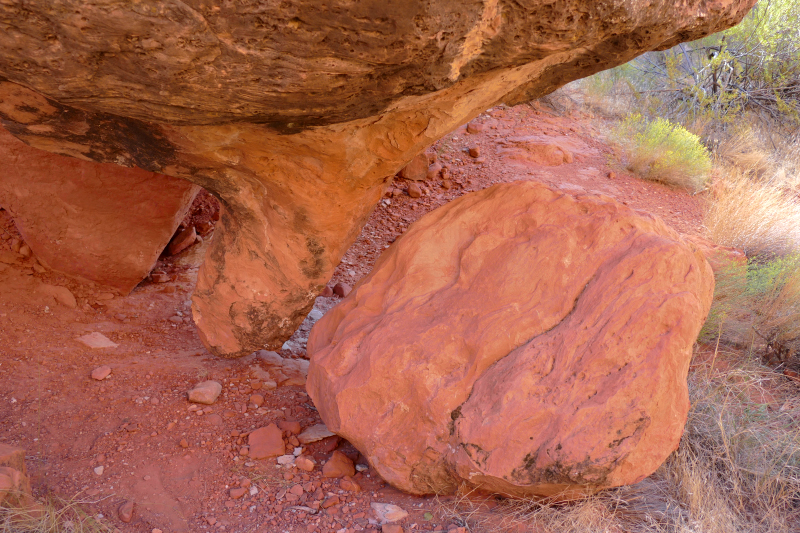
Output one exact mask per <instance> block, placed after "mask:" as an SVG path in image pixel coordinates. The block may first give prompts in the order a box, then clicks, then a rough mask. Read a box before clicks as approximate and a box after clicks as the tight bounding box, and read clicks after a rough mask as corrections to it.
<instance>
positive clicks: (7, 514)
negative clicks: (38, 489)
mask: <svg viewBox="0 0 800 533" xmlns="http://www.w3.org/2000/svg"><path fill="white" fill-rule="evenodd" d="M82 503H83V502H81V501H80V500H77V499H73V500H69V501H66V500H62V499H59V498H50V499H47V500H46V501H44V502H40V503H39V504H38V505H37V506H35V507H33V508H27V509H26V508H17V507H0V533H112V532H114V531H117V530H116V528H114V527H111V526H109V525H108V524H105V523H103V522H102V521H101V520H98V519H97V518H95V517H93V516H90V515H88V514H87V513H86V512H85V511H83V509H81V504H82Z"/></svg>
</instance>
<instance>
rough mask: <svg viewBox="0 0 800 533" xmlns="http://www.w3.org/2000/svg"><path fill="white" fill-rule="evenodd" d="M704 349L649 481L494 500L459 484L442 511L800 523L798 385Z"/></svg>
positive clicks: (654, 531) (549, 518) (525, 520)
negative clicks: (557, 500) (569, 498)
mask: <svg viewBox="0 0 800 533" xmlns="http://www.w3.org/2000/svg"><path fill="white" fill-rule="evenodd" d="M706 356H707V359H708V362H706V363H703V364H699V365H698V366H697V367H696V370H694V371H693V372H692V374H691V375H690V379H689V390H690V394H691V398H692V409H691V411H690V413H689V419H688V422H687V424H686V430H685V433H684V436H683V439H682V440H681V444H680V447H679V448H678V450H677V451H676V452H675V453H673V454H672V455H671V456H670V458H669V459H668V460H667V462H666V463H665V464H664V465H663V466H662V467H661V468H660V469H659V470H658V471H657V472H656V473H655V474H653V475H652V476H650V478H648V479H646V480H645V481H643V482H641V483H639V484H637V485H634V486H630V487H621V488H618V489H614V490H607V491H603V492H601V493H599V494H597V495H595V496H593V497H590V498H587V499H585V500H582V501H579V502H574V503H570V504H554V503H549V502H546V501H535V500H529V501H513V500H505V501H502V502H501V503H500V505H499V506H497V507H495V508H494V509H492V510H487V509H486V507H485V506H484V505H482V502H480V500H477V501H476V499H475V498H474V497H473V498H470V497H469V495H468V494H464V493H461V494H460V495H459V497H458V498H456V499H455V500H454V501H453V503H451V504H449V505H447V506H444V507H442V509H441V510H440V513H441V514H444V515H445V516H447V517H448V518H450V519H452V520H453V521H457V522H459V523H463V524H466V525H467V526H468V528H469V531H471V532H473V533H489V532H492V533H494V532H502V531H508V532H514V533H521V532H536V533H622V532H631V533H739V532H741V533H745V532H747V533H789V532H792V531H798V530H800V505H798V503H799V502H800V435H798V432H797V430H796V429H795V427H796V420H797V418H798V417H800V398H798V391H797V387H796V386H795V385H793V384H791V383H787V381H786V380H785V378H783V377H782V376H780V375H778V374H775V373H774V372H772V371H771V370H769V369H767V368H766V367H764V366H761V365H760V364H758V363H756V362H754V361H753V360H751V359H747V358H746V357H744V356H741V355H737V354H731V353H720V354H715V355H713V356H711V355H710V354H706ZM713 366H716V367H717V368H713Z"/></svg>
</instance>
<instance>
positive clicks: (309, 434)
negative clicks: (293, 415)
mask: <svg viewBox="0 0 800 533" xmlns="http://www.w3.org/2000/svg"><path fill="white" fill-rule="evenodd" d="M335 435H336V433H334V432H332V431H331V430H329V429H328V426H326V425H325V424H315V425H313V426H311V427H308V428H306V429H305V430H304V431H303V432H302V433H300V435H298V436H297V440H299V441H300V443H301V444H310V443H312V442H317V441H319V440H322V439H325V438H328V437H333V436H335Z"/></svg>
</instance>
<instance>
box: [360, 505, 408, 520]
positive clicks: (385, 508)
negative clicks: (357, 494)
mask: <svg viewBox="0 0 800 533" xmlns="http://www.w3.org/2000/svg"><path fill="white" fill-rule="evenodd" d="M369 505H370V507H372V511H373V512H374V513H375V518H376V519H377V520H378V523H380V524H385V523H386V522H399V521H400V520H402V519H403V518H405V517H407V516H408V512H406V511H405V510H403V508H401V507H398V506H397V505H394V504H392V503H379V502H372V503H371V504H369Z"/></svg>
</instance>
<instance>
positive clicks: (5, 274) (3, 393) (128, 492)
mask: <svg viewBox="0 0 800 533" xmlns="http://www.w3.org/2000/svg"><path fill="white" fill-rule="evenodd" d="M477 122H481V123H485V124H486V127H485V129H484V130H483V131H482V132H480V133H477V134H468V133H466V130H465V128H460V129H458V130H457V131H455V132H453V133H452V134H451V135H449V136H448V137H446V138H445V139H443V140H442V141H440V142H439V143H437V145H436V146H435V147H434V148H435V150H436V151H437V152H438V155H439V161H440V162H442V163H443V164H445V165H447V166H448V167H449V173H450V180H451V182H452V183H453V187H452V188H450V189H449V190H446V189H444V188H442V186H441V180H440V179H439V180H436V181H431V182H427V183H424V184H423V185H424V187H425V188H426V189H427V191H426V192H427V194H423V196H422V197H421V198H418V199H412V198H410V197H409V196H407V195H406V194H405V193H404V192H403V193H402V194H401V193H400V191H396V194H398V195H397V196H394V197H392V198H391V199H390V201H386V200H384V201H382V202H381V205H379V206H378V207H377V208H376V209H375V211H374V213H373V214H372V216H371V217H370V219H369V222H368V223H367V225H366V227H365V228H364V230H363V231H362V233H361V235H360V237H359V238H358V240H357V242H356V243H355V244H354V245H353V246H352V248H351V249H350V250H349V251H348V252H347V254H345V257H344V259H343V261H342V263H341V265H340V266H339V268H338V269H337V270H336V273H335V275H334V277H333V280H332V281H331V286H332V285H333V284H334V283H336V282H338V281H342V282H346V283H348V284H350V285H353V284H354V283H356V282H357V281H358V280H359V279H361V278H362V277H363V276H364V275H366V274H367V273H368V272H369V271H370V269H371V268H372V265H373V264H374V262H375V260H376V259H377V257H378V256H379V255H380V254H381V252H382V251H383V250H384V249H385V248H387V247H388V246H389V245H390V243H391V242H393V241H394V239H395V238H396V237H397V236H398V235H400V234H401V233H402V232H403V231H404V230H405V229H406V228H407V227H408V225H409V224H411V223H413V222H414V221H415V220H416V219H417V218H419V217H420V216H422V215H423V214H425V213H427V212H429V211H431V210H433V209H435V208H436V207H438V206H440V205H442V204H444V203H446V202H448V201H450V200H452V199H453V198H456V197H458V196H461V195H463V194H465V193H467V192H470V191H475V190H479V189H482V188H485V187H488V186H490V185H492V184H494V183H499V182H506V181H513V180H537V181H541V182H544V183H547V184H549V185H551V186H554V187H561V188H563V189H565V190H566V191H567V192H575V191H583V190H585V191H588V192H596V193H601V194H605V195H608V196H611V197H614V198H616V199H618V200H619V201H621V202H623V203H626V204H627V205H629V206H631V207H633V208H635V209H641V210H643V211H647V212H650V213H653V214H655V215H658V216H661V217H662V218H664V220H666V222H667V223H668V224H670V225H672V226H673V227H675V228H676V229H677V230H678V231H680V232H682V233H695V234H696V233H699V232H700V229H701V206H700V200H699V199H698V198H695V197H692V196H690V195H689V194H687V193H685V192H680V191H675V190H671V189H669V188H667V187H665V186H662V185H658V184H654V183H649V182H645V181H641V180H639V179H637V178H635V177H632V176H630V175H627V174H625V173H624V172H622V171H621V170H620V169H619V168H617V166H616V163H615V158H614V156H613V152H612V150H611V149H610V148H609V147H608V146H607V145H605V144H604V143H603V142H602V140H601V138H602V136H601V134H600V132H599V131H598V129H597V128H598V126H597V124H598V122H597V121H591V120H590V119H589V118H587V117H585V116H580V115H578V114H573V115H571V116H558V115H556V114H553V113H551V112H549V111H547V110H545V109H543V108H542V107H540V106H539V105H538V104H534V105H533V106H530V105H523V106H517V107H513V108H505V107H499V108H495V109H493V110H491V111H490V112H487V113H486V114H484V115H482V116H481V117H479V118H478V119H477ZM519 136H533V137H535V138H536V139H539V141H541V142H543V143H557V144H559V145H560V146H562V147H564V148H566V149H568V150H569V151H571V152H572V154H573V156H574V160H573V162H572V163H569V164H563V165H560V166H551V167H547V166H540V165H534V164H531V163H521V162H519V161H518V160H510V159H508V158H507V157H505V156H504V155H503V154H502V153H501V152H502V148H503V143H504V142H505V140H507V139H508V138H512V137H519ZM539 141H537V142H539ZM475 146H477V147H479V150H480V154H481V157H480V158H479V159H477V160H476V159H473V158H472V157H470V156H469V155H468V154H467V153H466V149H467V148H469V147H475ZM612 172H613V174H611V173H612ZM610 175H611V177H609V176H610ZM394 187H395V188H397V189H400V190H403V191H404V190H405V188H406V187H407V183H405V182H403V181H402V180H396V181H395V184H394ZM196 206H197V208H198V209H197V210H196V212H195V213H194V215H190V218H191V223H198V222H208V221H209V220H210V219H211V218H213V217H212V211H213V209H214V206H213V199H210V197H209V196H207V195H203V196H201V197H200V199H199V200H198V201H197V202H196ZM206 228H208V226H206ZM132 231H135V228H132ZM17 236H18V235H17V233H16V230H15V229H14V227H13V224H12V223H11V221H10V219H9V218H8V216H7V214H6V213H5V212H4V211H0V238H2V240H0V250H3V249H8V248H9V247H10V242H11V239H12V238H14V237H17ZM120 238H124V236H120ZM208 238H213V232H210V231H206V240H207V239H208ZM204 248H205V246H204V245H202V244H201V245H196V246H194V247H192V248H190V249H189V250H187V251H185V252H183V253H181V254H180V255H178V256H176V257H170V258H166V259H163V260H162V261H161V262H160V264H159V266H158V267H157V268H158V269H160V270H164V271H166V272H167V273H169V274H172V275H173V276H174V279H173V280H172V281H170V282H168V283H165V284H155V283H152V282H149V281H145V282H143V283H142V284H140V286H139V287H137V288H136V289H135V290H134V291H133V293H132V294H131V295H129V296H126V297H121V296H119V295H114V294H113V293H110V291H108V290H107V289H104V288H102V287H98V286H95V285H92V284H91V283H83V282H78V281H75V280H71V279H68V278H66V277H65V276H62V275H60V274H56V273H53V272H49V271H46V272H44V273H38V272H35V271H34V270H32V269H31V268H26V267H20V266H6V267H5V268H2V267H3V265H0V383H2V387H1V388H0V442H5V443H8V444H12V445H15V446H19V447H23V448H25V449H26V450H27V463H28V468H29V471H30V474H31V475H32V479H33V485H34V487H35V492H36V494H37V495H38V496H45V495H48V494H51V495H57V496H60V497H63V498H72V497H76V498H77V499H79V500H81V501H82V502H83V503H82V507H83V508H84V509H85V510H86V511H88V512H89V513H91V514H92V515H102V516H103V518H102V521H104V522H105V523H107V524H109V525H110V526H112V527H117V528H119V529H120V530H122V531H135V532H148V533H150V532H151V531H152V530H153V529H154V528H158V529H161V530H163V531H164V532H184V531H192V532H196V531H217V530H219V531H229V532H230V531H233V532H240V531H241V532H245V531H264V532H282V531H290V532H295V531H325V532H327V531H334V532H336V531H341V532H347V533H351V532H353V531H362V530H366V531H377V530H379V528H380V526H375V525H372V524H370V522H369V520H370V519H374V515H373V513H372V512H371V510H370V503H371V502H385V503H394V504H396V505H399V506H400V507H402V508H403V509H405V510H406V511H408V512H409V513H410V514H409V517H408V518H407V519H405V520H403V522H402V525H403V526H404V527H405V528H406V531H436V530H445V531H446V530H447V529H448V526H451V527H452V526H453V524H455V522H453V521H452V519H449V518H448V517H447V516H443V514H442V512H441V508H440V506H439V505H438V503H437V501H436V500H435V499H434V498H418V497H412V496H408V495H404V494H401V493H399V492H397V491H396V490H394V489H392V488H391V487H389V486H386V485H385V484H384V483H383V482H382V480H381V479H380V478H379V477H378V476H377V474H376V473H375V472H374V471H373V470H371V469H370V470H368V471H366V472H364V473H363V474H362V473H359V474H358V475H357V476H356V478H357V481H358V482H359V483H360V484H361V486H362V487H363V489H364V491H363V492H360V493H352V492H346V491H342V490H340V488H339V484H338V480H328V479H324V478H322V476H321V472H320V468H319V467H318V468H316V469H315V471H314V472H311V473H310V474H307V473H302V472H300V471H298V470H296V469H286V468H283V467H278V466H277V465H276V462H275V460H263V461H251V460H249V458H248V457H245V456H240V455H239V454H238V452H239V449H240V448H241V446H242V445H243V444H245V443H246V440H244V439H242V437H241V435H239V434H240V433H246V432H248V431H250V430H253V429H256V428H259V427H262V426H266V425H267V424H269V423H270V422H273V421H278V420H281V419H288V420H298V421H299V422H300V423H301V424H302V425H303V426H304V427H305V426H309V425H312V424H315V423H318V422H320V420H319V417H318V415H317V413H316V411H315V409H314V407H313V405H312V404H311V402H310V400H309V398H308V396H307V395H306V393H305V391H304V390H303V388H302V387H299V386H290V387H279V388H278V389H276V390H273V391H268V392H264V393H263V394H264V396H265V403H264V405H263V406H261V407H260V408H254V407H253V406H248V405H247V404H248V398H249V396H250V394H251V393H252V392H253V391H252V390H251V387H250V385H251V379H252V378H254V377H255V376H254V374H253V370H254V368H255V367H256V366H258V365H259V362H258V361H257V360H256V359H255V358H254V357H253V356H250V357H245V358H243V359H239V360H222V359H218V358H215V357H213V356H211V355H210V354H208V353H207V352H206V350H205V349H204V348H203V346H202V344H201V343H200V340H199V339H198V336H197V332H196V330H195V328H194V324H193V323H192V322H191V318H190V316H191V312H190V309H189V305H190V297H191V291H192V288H193V286H194V283H195V279H196V274H197V269H198V265H199V263H200V262H201V260H202V253H203V251H204ZM42 283H49V284H54V285H63V286H66V287H68V288H69V289H70V290H71V291H72V292H73V294H74V295H75V296H76V297H77V300H78V304H79V305H78V308H77V309H69V308H66V307H64V306H61V305H58V304H56V303H55V302H54V301H53V300H52V298H50V297H49V296H46V295H43V294H40V293H38V292H37V290H36V289H37V287H38V286H40V284H42ZM337 301H338V298H337V297H335V296H334V297H331V298H322V297H320V298H318V299H317V305H316V307H317V308H318V309H319V310H320V311H322V312H324V311H326V310H328V309H330V308H331V307H332V306H333V305H335V304H336V303H337ZM180 316H182V317H183V320H182V321H181V320H179V319H176V318H174V317H180ZM171 317H173V321H170V320H169V319H170V318H171ZM176 322H177V323H176ZM310 326H311V322H310V321H309V320H307V321H306V323H305V324H304V325H303V327H302V328H301V329H300V331H298V333H297V334H295V336H294V337H293V338H292V341H291V342H290V343H289V344H288V345H286V346H285V347H286V348H287V349H285V350H283V352H282V355H284V356H291V357H305V341H306V340H307V338H308V331H309V329H310ZM90 332H100V333H103V334H104V335H106V336H107V337H108V338H110V339H111V340H113V341H114V342H116V343H118V344H119V346H118V347H117V348H112V349H96V350H92V349H89V348H87V347H85V346H83V345H82V344H80V343H79V342H77V341H76V340H75V339H76V338H77V337H78V336H80V335H83V334H86V333H90ZM101 364H106V365H109V366H111V367H112V369H113V372H112V374H111V377H110V378H109V379H107V380H104V381H102V382H98V381H94V380H92V379H91V378H90V373H91V371H92V369H93V368H95V367H97V366H99V365H101ZM206 379H215V380H218V381H220V382H221V383H223V385H224V392H223V394H222V396H221V397H220V399H219V401H218V402H217V403H216V404H215V405H214V406H213V407H212V409H211V411H212V413H210V414H209V413H208V412H206V413H205V414H203V415H196V414H195V413H194V412H191V411H189V407H190V405H191V404H189V403H188V402H187V400H186V391H187V390H188V389H190V388H191V387H192V385H193V384H195V383H197V382H199V381H202V380H206ZM258 392H261V391H258ZM214 415H216V416H214ZM184 439H185V440H186V442H187V443H188V447H186V448H184V447H182V446H181V445H180V442H181V440H184ZM335 444H336V443H335V442H331V439H329V440H328V441H323V442H321V443H315V444H312V445H310V446H308V447H307V453H310V454H312V455H314V456H315V457H316V459H317V461H318V463H319V464H322V463H323V462H324V461H325V459H326V458H327V457H329V455H330V452H331V451H332V449H331V448H332V446H333V445H335ZM339 449H341V450H343V451H344V452H346V453H348V454H350V455H351V456H352V458H354V459H356V461H357V462H362V463H363V462H365V461H364V460H363V458H359V456H358V452H357V451H356V450H354V449H353V448H352V447H351V446H349V444H347V443H341V444H340V448H339ZM99 465H102V466H104V471H103V473H102V474H101V475H97V474H95V472H94V470H93V469H94V468H95V467H97V466H99ZM243 477H247V478H249V479H250V480H252V482H253V486H255V487H257V489H258V493H257V494H256V495H254V496H250V495H247V496H245V497H244V498H242V499H238V500H232V499H230V497H229V489H230V488H232V487H236V486H238V485H239V484H240V482H241V480H242V478H243ZM295 484H300V485H301V486H302V488H303V496H301V498H300V500H299V501H297V502H288V501H287V498H286V490H287V489H289V488H291V487H292V486H294V485H295ZM331 494H335V495H337V496H338V497H339V499H340V503H339V504H337V505H334V506H333V507H331V508H329V509H327V510H323V511H320V512H318V513H316V514H309V513H307V512H305V511H302V510H297V509H292V508H291V507H292V506H295V505H302V506H306V507H312V508H313V507H314V506H316V505H317V504H318V502H320V500H322V499H324V498H326V497H328V496H330V495H331ZM126 500H132V501H134V502H135V503H136V508H135V511H134V516H133V520H132V522H131V523H129V524H124V523H122V522H121V521H120V520H119V518H118V516H117V509H118V507H119V506H120V504H121V503H122V502H124V501H126ZM489 505H490V506H491V503H490V504H489ZM426 512H431V513H432V514H433V515H434V518H433V519H432V520H426V519H425V518H426V516H425V513H426ZM212 524H213V525H212Z"/></svg>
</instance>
